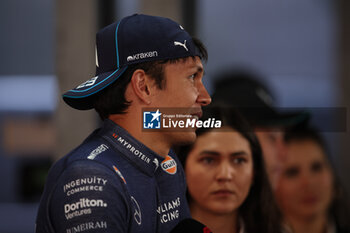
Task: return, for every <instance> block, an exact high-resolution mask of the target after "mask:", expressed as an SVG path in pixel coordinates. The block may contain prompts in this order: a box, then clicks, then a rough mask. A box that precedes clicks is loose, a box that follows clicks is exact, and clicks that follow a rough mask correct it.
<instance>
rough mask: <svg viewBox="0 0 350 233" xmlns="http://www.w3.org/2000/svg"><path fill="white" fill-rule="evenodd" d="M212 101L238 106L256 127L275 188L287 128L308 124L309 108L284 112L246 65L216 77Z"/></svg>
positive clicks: (224, 105)
mask: <svg viewBox="0 0 350 233" xmlns="http://www.w3.org/2000/svg"><path fill="white" fill-rule="evenodd" d="M215 80H216V81H215V83H214V93H213V95H212V102H213V104H215V105H220V106H221V107H223V108H229V109H238V110H239V112H240V113H241V114H242V115H243V116H244V117H245V118H246V120H248V122H249V123H250V124H251V126H252V127H253V129H254V132H255V134H256V136H257V137H258V139H259V142H260V145H261V147H262V151H263V155H264V160H265V163H266V170H267V173H268V175H269V180H270V182H271V185H272V188H274V187H275V184H276V180H277V179H278V175H279V173H280V166H279V162H280V161H281V160H283V158H284V156H285V149H284V142H283V135H284V131H285V129H287V128H289V127H293V126H295V125H299V124H306V123H307V121H308V118H309V115H308V113H306V112H282V111H279V110H278V109H277V108H276V107H275V102H276V101H275V98H274V97H273V95H272V92H271V90H270V89H269V88H268V87H267V85H265V84H264V83H263V80H262V77H260V76H259V75H258V74H256V73H254V72H252V71H249V70H244V69H237V70H236V69H233V70H227V71H224V72H222V73H220V74H218V75H217V76H216V77H215Z"/></svg>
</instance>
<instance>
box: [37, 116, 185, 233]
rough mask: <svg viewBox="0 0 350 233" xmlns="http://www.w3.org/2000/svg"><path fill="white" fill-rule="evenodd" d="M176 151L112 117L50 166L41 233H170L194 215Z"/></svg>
mask: <svg viewBox="0 0 350 233" xmlns="http://www.w3.org/2000/svg"><path fill="white" fill-rule="evenodd" d="M185 192H186V183H185V176H184V171H183V169H182V167H181V165H180V162H179V161H178V159H177V157H176V155H175V154H174V153H173V152H172V151H170V153H169V155H168V156H166V158H164V157H161V156H159V155H157V154H156V153H155V152H153V151H152V150H150V149H149V148H147V147H146V146H145V145H143V144H142V143H140V142H139V141H137V140H136V139H135V138H133V137H132V136H131V135H130V134H129V133H128V132H127V131H126V130H124V129H123V128H121V127H119V126H118V125H116V124H115V123H114V122H112V121H110V120H106V121H105V122H104V124H103V126H102V128H100V129H98V130H96V131H95V132H93V133H92V134H91V135H90V136H89V137H88V138H87V139H86V140H85V141H84V142H83V143H82V144H81V145H80V146H79V147H78V148H76V149H75V150H73V151H72V152H71V153H69V154H68V155H66V156H65V157H63V158H62V159H60V160H59V161H57V162H56V163H55V164H54V165H53V167H52V168H51V169H50V172H49V175H48V177H47V181H46V185H45V190H44V193H43V195H42V198H41V202H40V206H39V210H38V215H37V220H36V232H37V233H43V232H45V233H48V232H64V233H73V232H74V233H75V232H119V233H123V232H152V233H153V232H154V233H155V232H169V231H170V230H171V229H173V228H174V227H175V225H176V224H178V223H179V222H180V221H181V220H183V219H185V218H189V217H190V212H189V209H188V206H187V202H186V197H185V196H186V195H185Z"/></svg>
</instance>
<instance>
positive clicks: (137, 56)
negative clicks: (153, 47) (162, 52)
mask: <svg viewBox="0 0 350 233" xmlns="http://www.w3.org/2000/svg"><path fill="white" fill-rule="evenodd" d="M157 56H158V52H157V51H150V52H145V53H137V54H134V55H131V56H128V57H127V58H126V60H127V61H128V62H131V61H137V60H139V59H145V58H150V57H157Z"/></svg>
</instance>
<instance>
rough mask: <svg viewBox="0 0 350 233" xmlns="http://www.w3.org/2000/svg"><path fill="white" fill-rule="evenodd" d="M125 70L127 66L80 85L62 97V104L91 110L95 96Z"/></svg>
mask: <svg viewBox="0 0 350 233" xmlns="http://www.w3.org/2000/svg"><path fill="white" fill-rule="evenodd" d="M126 69H127V66H125V67H122V68H119V69H117V70H115V71H112V72H106V73H102V74H99V75H98V76H96V77H94V78H92V79H90V80H88V81H86V82H84V83H82V84H80V85H79V86H77V87H76V88H74V89H72V90H69V91H67V92H66V93H64V94H63V95H62V97H63V100H64V102H66V104H68V105H69V106H71V107H72V108H75V109H78V110H89V109H92V108H93V107H94V106H93V100H94V97H95V96H96V95H95V94H96V93H98V92H100V91H102V90H103V89H104V88H106V87H108V86H109V85H110V84H112V83H113V82H114V81H116V80H117V79H118V78H119V77H120V76H121V75H122V74H123V73H124V71H125V70H126Z"/></svg>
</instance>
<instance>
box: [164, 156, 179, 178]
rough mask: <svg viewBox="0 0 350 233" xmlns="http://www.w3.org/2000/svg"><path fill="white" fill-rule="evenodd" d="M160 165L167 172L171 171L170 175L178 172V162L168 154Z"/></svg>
mask: <svg viewBox="0 0 350 233" xmlns="http://www.w3.org/2000/svg"><path fill="white" fill-rule="evenodd" d="M160 166H161V167H162V169H163V170H164V171H165V172H167V173H169V174H170V175H175V174H176V170H177V164H176V161H175V160H174V159H173V158H172V157H171V156H170V155H167V156H166V157H165V160H164V161H163V162H162V163H161V164H160Z"/></svg>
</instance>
